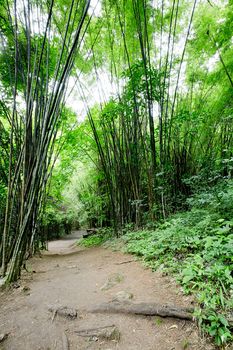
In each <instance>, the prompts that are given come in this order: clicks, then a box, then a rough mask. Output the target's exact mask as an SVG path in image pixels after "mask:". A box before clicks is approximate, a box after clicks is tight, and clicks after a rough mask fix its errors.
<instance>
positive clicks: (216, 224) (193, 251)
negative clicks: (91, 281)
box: [122, 182, 233, 348]
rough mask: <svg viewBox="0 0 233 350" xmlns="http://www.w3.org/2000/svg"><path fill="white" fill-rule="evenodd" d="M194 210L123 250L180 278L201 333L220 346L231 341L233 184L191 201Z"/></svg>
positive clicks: (132, 235)
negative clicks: (193, 299)
mask: <svg viewBox="0 0 233 350" xmlns="http://www.w3.org/2000/svg"><path fill="white" fill-rule="evenodd" d="M189 202H190V205H192V209H191V210H190V211H187V212H185V213H179V214H176V215H174V216H172V217H171V218H170V219H169V220H167V221H166V222H164V223H163V224H161V225H160V226H159V227H158V228H157V229H156V230H153V231H147V230H141V231H137V232H129V233H127V234H126V235H124V236H123V238H122V239H123V240H124V242H125V248H124V250H125V251H126V252H128V253H131V254H135V255H137V256H139V257H141V259H142V260H143V261H144V263H145V264H146V265H147V266H149V267H151V268H152V269H153V270H156V269H158V268H160V269H163V270H164V271H166V272H168V273H172V274H175V275H176V276H177V278H178V281H179V283H180V284H181V286H182V288H183V291H184V293H187V294H189V293H193V294H195V296H196V300H197V302H198V304H199V307H198V308H196V311H195V316H196V318H197V320H198V323H199V326H200V327H201V329H202V330H203V331H204V332H205V333H207V334H208V335H210V336H212V337H213V338H214V340H215V343H216V345H217V346H219V347H222V348H224V345H225V344H227V343H229V342H231V341H232V333H231V331H232V327H233V314H232V307H233V271H232V270H233V269H232V267H233V183H232V182H228V183H227V185H226V184H225V185H224V186H219V187H218V188H217V189H216V188H215V189H214V190H212V191H209V192H205V193H201V194H199V195H196V196H195V197H194V198H192V199H190V200H189Z"/></svg>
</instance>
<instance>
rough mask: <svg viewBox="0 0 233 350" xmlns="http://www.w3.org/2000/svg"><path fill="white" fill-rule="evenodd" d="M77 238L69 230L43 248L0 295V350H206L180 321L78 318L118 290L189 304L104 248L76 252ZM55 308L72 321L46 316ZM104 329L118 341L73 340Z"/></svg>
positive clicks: (156, 276) (165, 282)
mask: <svg viewBox="0 0 233 350" xmlns="http://www.w3.org/2000/svg"><path fill="white" fill-rule="evenodd" d="M81 234H82V232H80V231H77V232H74V233H73V234H72V235H70V236H69V237H68V238H67V239H63V240H59V241H54V242H50V243H49V251H48V252H46V254H44V255H43V257H41V258H39V257H36V258H33V259H32V260H31V261H30V264H29V265H30V269H31V271H33V272H31V273H29V274H28V273H25V274H24V276H23V277H22V280H21V282H20V287H19V288H14V289H13V290H11V291H8V292H6V291H3V292H0V333H9V336H8V338H7V339H6V340H5V341H4V342H3V343H2V344H0V349H2V350H3V349H4V350H39V349H40V350H54V349H57V350H63V349H67V348H66V347H65V345H64V339H65V340H66V339H68V341H69V349H70V350H76V349H79V350H84V349H89V350H92V349H95V350H97V349H106V350H107V349H108V350H113V349H119V350H139V349H140V350H182V349H198V350H201V349H203V350H204V349H205V350H207V349H211V347H209V346H207V345H206V344H204V342H203V340H202V339H201V338H200V337H199V336H198V332H197V329H196V327H195V326H194V325H193V324H192V323H190V322H187V321H179V320H175V319H171V318H170V319H162V318H158V317H142V316H134V315H131V316H130V315H122V314H116V315H113V314H111V315H108V314H92V313H89V312H87V311H85V310H87V309H88V308H89V307H90V306H92V305H93V306H94V305H96V304H97V303H101V302H106V301H111V300H112V299H114V297H116V295H117V293H119V292H122V291H124V292H125V293H123V294H126V295H130V296H133V301H135V302H140V301H144V302H145V301H147V302H150V301H151V302H157V303H170V304H176V305H180V306H188V305H190V303H191V299H190V298H188V297H184V296H182V294H181V293H180V291H179V288H178V286H177V285H176V284H175V282H174V281H172V280H171V279H170V278H168V277H162V276H161V274H160V273H152V272H151V271H150V270H148V269H145V268H143V266H142V265H141V264H140V263H139V262H134V261H133V262H132V261H131V262H128V263H123V264H121V263H122V262H126V261H129V260H132V256H128V255H124V254H122V253H119V252H112V251H111V250H108V249H104V248H91V249H84V248H80V247H79V248H76V246H75V242H76V240H77V238H78V237H80V235H81ZM119 263H120V264H119ZM109 281H110V282H109ZM15 287H17V285H16V286H15ZM121 294H122V293H121ZM59 306H67V307H71V308H75V309H77V310H78V317H77V318H76V319H74V320H68V319H66V318H64V317H62V316H59V315H57V316H55V315H54V314H53V313H51V312H50V311H49V308H51V307H52V308H57V307H59ZM53 317H54V319H53ZM112 324H114V325H115V326H116V327H117V328H118V329H119V331H120V335H121V337H120V340H119V341H114V340H101V339H98V338H97V337H92V338H90V337H81V336H78V335H77V333H75V332H76V331H78V330H80V329H85V328H96V327H101V326H106V325H112ZM64 334H66V336H64Z"/></svg>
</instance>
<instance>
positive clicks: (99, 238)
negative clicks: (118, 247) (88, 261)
mask: <svg viewBox="0 0 233 350" xmlns="http://www.w3.org/2000/svg"><path fill="white" fill-rule="evenodd" d="M112 236H113V231H112V229H111V228H103V229H101V230H99V231H98V233H97V234H94V235H92V236H90V237H87V238H83V239H81V240H80V241H79V242H78V245H80V246H83V247H88V248H89V247H96V246H99V245H102V244H104V243H105V242H107V241H108V240H109V239H110V238H111V237H112Z"/></svg>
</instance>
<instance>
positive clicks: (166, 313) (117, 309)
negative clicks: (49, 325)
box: [89, 302, 193, 320]
mask: <svg viewBox="0 0 233 350" xmlns="http://www.w3.org/2000/svg"><path fill="white" fill-rule="evenodd" d="M89 311H90V312H93V313H96V312H97V313H98V312H100V313H102V312H103V313H105V312H107V313H124V314H135V315H144V316H161V317H175V318H180V319H184V320H192V319H193V315H192V312H193V309H191V308H182V307H178V306H172V305H160V304H155V303H139V304H135V303H128V302H127V303H123V304H122V303H119V302H111V303H103V304H99V305H97V306H94V307H93V308H91V309H89Z"/></svg>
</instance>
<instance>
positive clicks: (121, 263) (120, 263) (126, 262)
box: [115, 260, 135, 265]
mask: <svg viewBox="0 0 233 350" xmlns="http://www.w3.org/2000/svg"><path fill="white" fill-rule="evenodd" d="M131 262H135V260H127V261H121V262H119V263H116V264H115V265H123V264H129V263H131Z"/></svg>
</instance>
